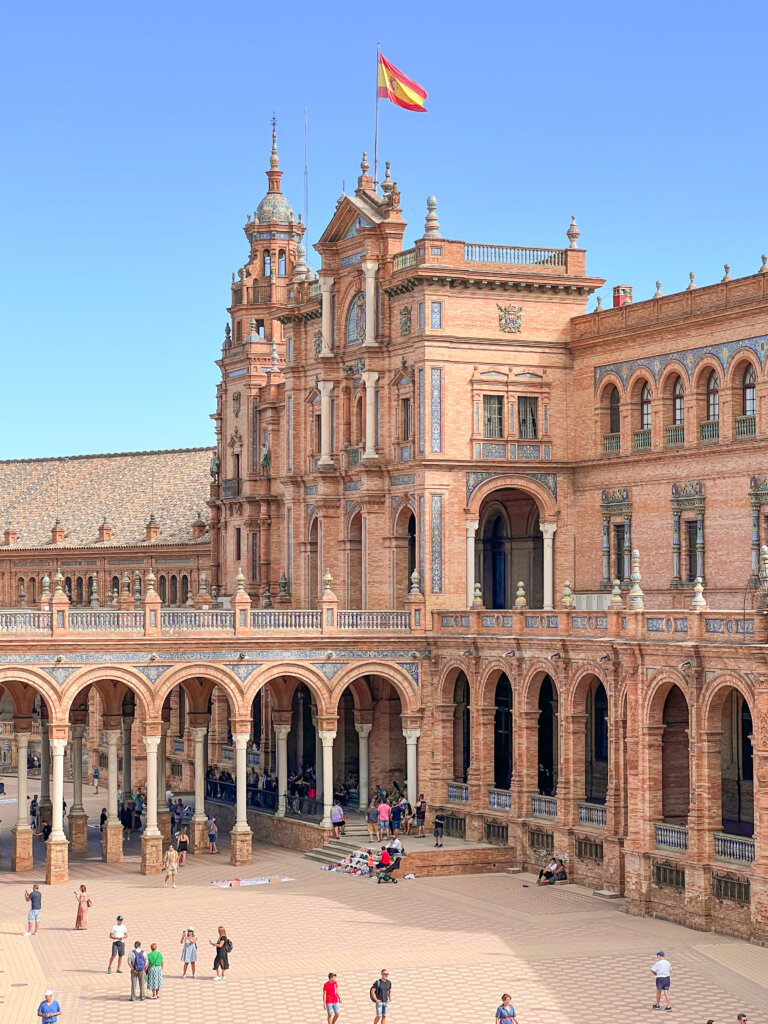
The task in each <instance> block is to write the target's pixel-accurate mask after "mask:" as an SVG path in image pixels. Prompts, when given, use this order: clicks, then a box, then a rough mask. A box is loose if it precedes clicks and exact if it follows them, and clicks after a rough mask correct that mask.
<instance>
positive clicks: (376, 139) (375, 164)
mask: <svg viewBox="0 0 768 1024" xmlns="http://www.w3.org/2000/svg"><path fill="white" fill-rule="evenodd" d="M380 63H381V43H376V131H375V132H374V136H373V187H374V188H376V186H377V185H378V183H379V64H380Z"/></svg>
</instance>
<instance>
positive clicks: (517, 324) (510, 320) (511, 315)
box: [496, 302, 523, 334]
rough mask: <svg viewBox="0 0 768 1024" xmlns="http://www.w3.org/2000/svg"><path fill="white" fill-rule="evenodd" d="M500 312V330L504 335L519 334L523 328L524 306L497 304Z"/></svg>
mask: <svg viewBox="0 0 768 1024" xmlns="http://www.w3.org/2000/svg"><path fill="white" fill-rule="evenodd" d="M496 309H498V311H499V330H501V331H502V332H503V333H504V334H518V333H519V332H520V330H521V329H522V326H523V307H522V306H511V305H510V306H500V305H499V304H498V302H497V303H496Z"/></svg>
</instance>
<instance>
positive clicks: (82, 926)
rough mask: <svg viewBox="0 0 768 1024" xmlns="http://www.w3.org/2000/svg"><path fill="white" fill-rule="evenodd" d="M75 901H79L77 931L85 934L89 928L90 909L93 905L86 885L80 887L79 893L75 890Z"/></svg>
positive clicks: (76, 921) (76, 919) (76, 920)
mask: <svg viewBox="0 0 768 1024" xmlns="http://www.w3.org/2000/svg"><path fill="white" fill-rule="evenodd" d="M75 899H76V900H77V917H76V918H75V931H78V932H84V931H85V930H86V928H87V927H88V907H90V905H91V901H90V899H89V897H88V893H87V891H86V888H85V886H84V885H81V886H80V891H79V892H78V891H77V890H75Z"/></svg>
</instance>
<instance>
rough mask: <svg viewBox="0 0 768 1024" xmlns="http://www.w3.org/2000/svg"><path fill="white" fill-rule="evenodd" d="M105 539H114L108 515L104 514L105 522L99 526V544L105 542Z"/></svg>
mask: <svg viewBox="0 0 768 1024" xmlns="http://www.w3.org/2000/svg"><path fill="white" fill-rule="evenodd" d="M105 540H112V527H111V526H110V525H109V523H108V522H107V517H106V516H104V522H103V523H102V524H101V526H100V527H99V544H103V543H104V541H105Z"/></svg>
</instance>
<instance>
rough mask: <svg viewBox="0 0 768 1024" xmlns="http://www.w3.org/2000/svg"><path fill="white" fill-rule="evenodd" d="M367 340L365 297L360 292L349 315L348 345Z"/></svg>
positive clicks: (353, 300) (350, 308) (353, 301)
mask: <svg viewBox="0 0 768 1024" xmlns="http://www.w3.org/2000/svg"><path fill="white" fill-rule="evenodd" d="M364 338H365V295H363V293H362V292H359V293H358V294H357V295H356V296H355V297H354V299H352V304H351V306H350V307H349V312H348V313H347V344H348V345H349V344H352V345H354V344H356V343H357V342H360V341H363V339H364Z"/></svg>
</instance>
